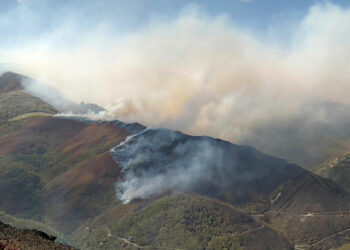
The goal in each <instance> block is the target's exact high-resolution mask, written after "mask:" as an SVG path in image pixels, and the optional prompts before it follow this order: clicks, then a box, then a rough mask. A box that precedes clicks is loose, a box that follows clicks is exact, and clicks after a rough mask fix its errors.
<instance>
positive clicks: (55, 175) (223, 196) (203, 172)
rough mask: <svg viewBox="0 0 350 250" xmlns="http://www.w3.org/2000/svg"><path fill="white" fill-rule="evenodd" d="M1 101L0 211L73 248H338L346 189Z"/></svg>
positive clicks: (184, 139)
mask: <svg viewBox="0 0 350 250" xmlns="http://www.w3.org/2000/svg"><path fill="white" fill-rule="evenodd" d="M13 82H15V83H16V81H13ZM13 82H12V83H11V84H4V83H2V86H3V87H2V89H3V93H2V94H0V98H1V96H7V95H18V94H20V95H22V94H25V95H28V94H26V93H23V92H21V90H20V89H18V88H17V87H16V84H14V83H13ZM11 86H12V87H11ZM28 96H30V95H28ZM22 97H23V96H22ZM22 97H21V98H22ZM30 97H31V98H34V99H35V97H32V96H30ZM34 99H32V100H30V103H31V104H33V103H35V102H34V101H33V100H34ZM35 100H39V101H40V102H39V104H40V103H44V104H45V105H48V104H46V103H45V102H44V101H42V100H40V99H35ZM14 102H15V103H17V102H18V100H17V99H16V101H14ZM4 106H5V109H4V110H6V109H7V108H8V107H9V106H10V107H11V108H12V110H15V111H14V112H13V113H15V114H16V118H15V119H10V118H13V117H14V115H13V114H12V115H8V113H9V112H7V111H6V112H7V113H6V114H7V115H6V118H4V119H3V120H0V197H2V199H1V200H0V209H1V210H4V211H6V212H7V213H10V214H11V215H15V216H19V217H24V218H31V219H35V220H38V221H41V222H43V223H45V224H47V225H49V226H50V227H52V228H54V229H55V230H57V231H59V232H60V233H62V234H64V235H65V237H67V238H68V239H72V236H73V235H74V236H75V237H74V240H75V242H76V243H77V244H78V245H79V246H83V247H86V248H92V249H96V248H99V247H102V246H106V248H110V249H113V248H116V247H117V248H124V247H128V248H135V247H136V248H138V247H139V248H140V247H142V246H148V247H149V246H151V247H153V248H155V247H160V248H165V247H170V248H171V247H173V248H177V247H180V248H194V246H200V247H201V248H207V249H217V248H224V247H226V248H240V247H242V246H244V247H247V248H248V249H261V246H262V245H264V246H266V249H289V248H291V247H293V246H294V247H295V245H302V246H303V247H304V248H313V245H314V246H316V247H317V248H320V249H327V247H329V246H340V245H342V244H345V243H346V242H347V238H346V237H343V238H341V235H342V234H346V233H347V232H348V231H347V230H348V227H350V226H349V225H350V224H349V223H348V222H349V221H350V218H349V216H348V214H347V213H346V209H348V207H349V195H348V193H347V192H345V191H343V190H342V189H341V188H339V187H338V186H337V185H336V184H335V183H334V182H332V181H329V180H327V179H324V178H321V177H319V176H316V175H314V174H311V173H310V172H308V171H305V170H303V169H302V168H300V167H299V166H297V165H295V164H290V163H288V162H287V161H285V160H282V159H279V158H275V157H272V156H268V155H265V154H263V153H261V152H259V151H257V150H255V149H254V148H252V147H249V146H239V145H234V144H231V143H229V142H226V141H222V140H217V139H214V138H210V137H195V136H188V135H185V134H183V133H180V132H177V131H171V130H167V129H147V128H145V127H144V126H142V125H141V124H138V123H133V124H125V123H122V122H120V121H90V120H87V119H84V118H81V117H73V118H71V117H66V118H64V117H51V116H44V117H43V116H42V115H41V114H39V113H37V111H38V108H37V107H36V108H34V110H29V111H28V110H24V111H23V112H22V111H18V110H17V109H13V107H15V106H16V105H14V106H13V107H12V106H11V102H5V103H4ZM48 106H49V105H48ZM87 106H90V105H87ZM0 110H2V109H1V107H0ZM26 112H29V113H26ZM44 112H46V111H44ZM53 112H54V111H52V113H53ZM18 115H19V116H18ZM340 134H341V135H342V132H341V133H340ZM332 136H335V137H337V136H339V135H338V134H337V133H333V134H332ZM340 137H341V136H340ZM340 137H339V138H340ZM111 149H112V150H111ZM116 187H117V188H116ZM178 192H181V194H178ZM173 193H176V194H175V195H174V194H173ZM117 197H118V198H120V200H119V199H118V198H117ZM122 202H123V203H128V204H121V203H122ZM310 214H311V215H310ZM316 218H317V219H316ZM106 230H107V231H106ZM349 231H350V230H349ZM130 237H132V238H130ZM82 239H83V240H82ZM177 242H180V245H176V243H177Z"/></svg>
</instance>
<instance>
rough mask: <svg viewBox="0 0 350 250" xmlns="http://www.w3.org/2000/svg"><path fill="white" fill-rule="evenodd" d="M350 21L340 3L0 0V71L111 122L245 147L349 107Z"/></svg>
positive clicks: (349, 11)
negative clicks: (302, 116)
mask: <svg viewBox="0 0 350 250" xmlns="http://www.w3.org/2000/svg"><path fill="white" fill-rule="evenodd" d="M349 23H350V2H349V1H345V0H344V1H342V0H339V1H335V0H334V1H321V0H293V1H292V0H290V1H287V0H273V1H264V0H251V1H239V0H230V1H229V0H221V1H214V0H213V1H210V0H200V1H199V0H198V1H184V0H173V1H170V0H147V1H146V0H143V1H142V0H129V1H112V0H108V1H107V0H106V1H97V0H94V1H88V0H66V1H61V0H56V1H53V0H46V1H45V0H21V1H19V0H2V1H0V36H1V39H0V67H1V68H2V70H3V71H4V70H12V71H16V72H19V73H22V74H25V75H28V76H30V77H33V78H35V79H37V80H39V81H41V82H44V83H46V84H48V85H50V86H52V87H54V88H56V89H58V90H59V91H61V92H62V93H63V94H64V95H65V96H67V98H69V99H71V100H73V101H76V102H80V101H85V102H93V103H97V104H99V105H101V106H103V107H105V108H106V109H107V110H108V114H106V117H108V118H117V119H120V120H123V121H137V122H141V123H144V124H145V125H148V126H152V127H159V126H162V127H167V128H172V129H178V130H181V131H184V132H186V133H190V134H206V135H211V136H214V137H219V138H222V139H227V140H230V141H233V142H241V141H242V140H243V141H244V138H245V137H247V136H248V135H249V134H250V133H251V131H253V130H254V129H256V128H257V126H262V125H266V124H270V123H273V122H275V121H276V120H285V119H290V118H291V117H296V116H298V114H299V112H300V109H301V107H303V105H305V103H308V102H310V101H319V102H336V103H341V104H346V105H349V104H350V100H349V98H348V93H349V91H350V86H349V85H350V84H349V81H350V76H348V72H349V70H350V62H349V60H348V58H350V26H349V25H348V24H349ZM43 91H44V90H43ZM310 112H311V111H310ZM313 115H314V114H313ZM313 117H316V118H317V119H324V118H322V115H321V114H320V115H316V116H315V115H314V116H313ZM316 118H315V119H316Z"/></svg>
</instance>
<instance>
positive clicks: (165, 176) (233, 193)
mask: <svg viewBox="0 0 350 250" xmlns="http://www.w3.org/2000/svg"><path fill="white" fill-rule="evenodd" d="M110 153H111V155H112V156H113V158H114V159H115V161H116V162H117V163H118V164H119V166H120V167H121V170H122V173H123V178H124V179H125V180H124V181H121V182H118V183H117V184H116V185H117V187H116V188H117V195H118V198H119V199H121V200H122V201H123V202H124V203H128V202H130V201H132V200H133V199H137V198H148V197H150V196H152V195H156V194H161V193H163V192H166V191H182V192H198V193H200V194H206V195H210V196H213V197H216V198H221V199H225V200H230V201H249V200H250V198H251V197H250V195H251V194H256V193H257V192H258V193H259V194H269V192H271V191H272V190H274V188H276V187H277V186H278V185H280V183H281V182H283V181H284V180H285V179H286V178H292V177H293V176H294V175H296V174H298V173H300V171H301V169H300V168H298V167H296V166H293V165H290V164H287V162H286V161H283V160H280V159H276V158H273V157H269V156H266V155H263V154H262V153H259V152H258V151H256V150H254V149H253V148H250V147H243V146H236V145H233V144H230V143H228V142H225V141H221V140H215V139H213V138H210V137H192V136H188V135H185V134H183V133H180V132H177V131H172V130H167V129H146V130H144V131H143V132H141V133H138V134H134V135H132V136H130V137H128V138H127V139H126V140H125V141H124V142H122V143H121V144H120V145H118V146H117V147H115V148H113V149H112V150H111V152H110ZM267 178H269V182H266V179H267ZM261 183H264V185H263V186H264V188H261ZM250 191H251V193H250Z"/></svg>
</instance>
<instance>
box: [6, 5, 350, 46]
mask: <svg viewBox="0 0 350 250" xmlns="http://www.w3.org/2000/svg"><path fill="white" fill-rule="evenodd" d="M325 2H333V3H336V4H337V5H340V6H343V7H344V6H348V5H349V4H350V2H349V1H347V0H338V1H321V0H241V1H240V0H219V1H216V0H193V1H187V0H128V1H125V0H1V1H0V34H1V41H0V43H2V44H6V45H9V46H10V45H20V44H21V43H23V42H26V41H27V39H38V38H41V37H43V36H47V35H48V34H50V33H51V32H52V31H53V30H55V29H56V28H57V26H59V25H62V23H68V24H69V25H70V26H71V28H72V29H76V30H77V31H81V30H85V31H87V30H91V29H94V28H95V27H96V26H103V25H108V26H109V28H111V29H112V30H113V32H114V33H115V35H125V34H128V33H133V32H135V31H137V30H140V29H143V28H144V27H145V26H147V25H149V24H150V23H152V22H157V21H159V20H166V21H169V20H171V19H175V18H177V17H179V15H180V13H181V11H182V10H183V9H184V8H185V7H187V6H189V5H197V6H198V7H199V8H200V9H201V11H203V12H205V13H206V14H208V15H210V16H217V15H220V14H224V15H227V16H228V17H229V18H230V19H231V21H232V22H234V23H235V24H236V25H237V26H239V27H242V28H245V29H247V30H251V31H254V32H256V33H259V32H263V33H265V32H266V31H268V30H269V29H271V28H272V29H273V28H274V27H276V29H278V30H279V32H280V33H283V29H280V28H279V27H281V26H285V25H288V26H292V25H293V24H295V23H296V22H297V21H299V20H300V19H301V18H303V16H305V15H306V14H307V12H308V10H309V8H310V6H312V5H314V4H315V3H325ZM68 40H69V39H68ZM57 43H64V41H57Z"/></svg>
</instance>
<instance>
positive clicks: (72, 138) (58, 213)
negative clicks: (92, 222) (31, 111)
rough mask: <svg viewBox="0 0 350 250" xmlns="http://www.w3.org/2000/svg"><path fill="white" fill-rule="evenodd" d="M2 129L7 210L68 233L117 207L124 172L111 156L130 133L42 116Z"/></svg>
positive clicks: (0, 159)
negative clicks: (89, 219)
mask: <svg viewBox="0 0 350 250" xmlns="http://www.w3.org/2000/svg"><path fill="white" fill-rule="evenodd" d="M1 125H2V127H6V128H7V130H9V133H8V134H6V135H3V136H2V137H0V177H1V178H0V195H1V197H3V199H2V200H1V201H0V208H1V209H2V210H4V211H6V212H8V213H10V214H12V215H16V216H20V217H30V218H36V219H39V220H42V221H45V222H47V223H49V224H50V223H53V224H54V227H55V228H57V229H59V230H60V231H62V232H67V231H69V230H72V229H74V228H75V227H77V226H78V225H79V224H80V223H81V222H82V221H83V220H85V219H87V218H91V217H93V216H95V215H97V214H98V213H100V212H101V211H103V210H104V209H106V208H107V207H108V206H109V205H110V204H115V202H116V199H115V196H116V195H115V188H114V184H115V182H117V180H118V178H119V168H118V166H117V165H116V164H115V162H114V161H113V160H112V158H111V157H110V155H109V154H108V152H109V150H110V148H112V147H113V146H114V145H116V144H119V143H120V142H121V141H123V140H124V139H125V138H126V136H127V135H128V132H127V131H126V130H124V129H120V128H117V127H115V126H114V125H112V124H103V125H97V124H90V125H87V124H84V123H81V122H79V121H75V120H69V119H61V118H53V117H40V116H39V117H31V118H26V119H22V120H15V121H7V122H3V123H2V124H1ZM12 126H13V129H12V128H11V127H12Z"/></svg>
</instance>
